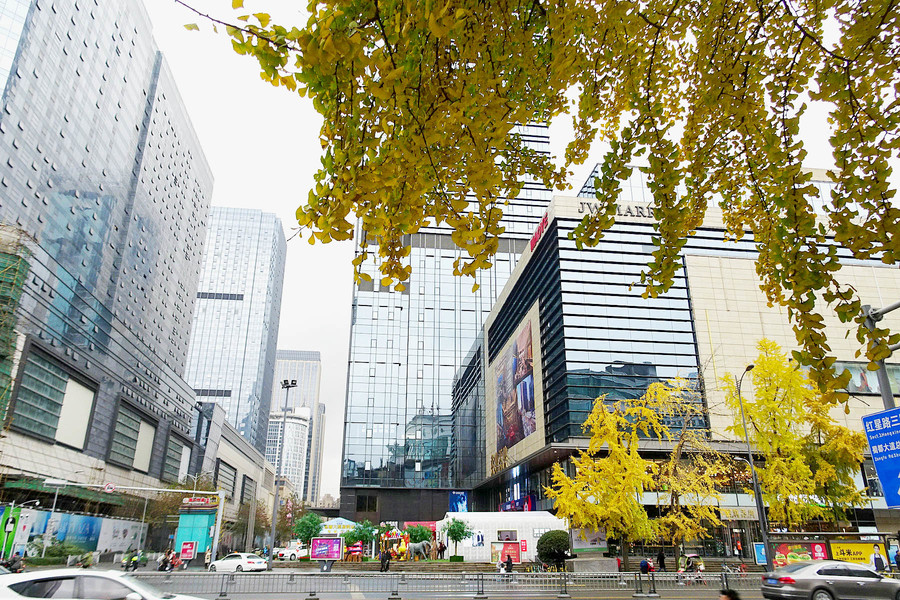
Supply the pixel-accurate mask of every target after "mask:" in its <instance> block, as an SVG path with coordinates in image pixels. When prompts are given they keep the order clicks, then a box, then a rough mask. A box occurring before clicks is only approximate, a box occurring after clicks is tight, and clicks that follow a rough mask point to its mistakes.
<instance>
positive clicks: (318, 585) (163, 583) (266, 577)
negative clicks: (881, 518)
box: [134, 571, 760, 600]
mask: <svg viewBox="0 0 900 600" xmlns="http://www.w3.org/2000/svg"><path fill="white" fill-rule="evenodd" d="M134 575H135V577H137V578H139V579H140V580H141V581H144V582H146V583H149V584H151V585H153V586H154V587H157V588H159V589H160V590H162V591H164V592H170V593H176V594H188V595H193V596H203V597H206V598H210V599H217V600H228V599H230V598H240V597H242V596H244V595H248V596H265V595H287V594H290V595H291V596H292V597H294V598H299V597H300V596H301V595H302V596H305V597H306V599H307V600H315V599H316V598H317V597H318V595H319V594H344V595H346V597H349V594H351V593H353V592H362V593H368V594H378V593H383V594H384V595H385V596H386V597H387V598H389V599H393V600H397V599H398V598H402V597H403V596H404V595H419V594H438V595H439V594H441V593H447V594H453V595H454V596H457V597H459V596H466V595H471V597H472V598H473V599H482V598H489V597H509V595H510V594H511V593H516V594H518V595H533V596H544V597H553V596H556V597H558V598H569V597H570V596H571V595H573V594H574V595H577V596H583V595H590V593H591V592H595V591H603V590H609V591H611V590H619V591H622V592H628V591H630V592H632V594H633V595H637V596H649V597H653V596H655V595H662V596H665V594H664V593H663V592H665V591H672V590H684V589H685V587H687V586H698V587H700V586H704V587H707V588H716V589H718V588H731V589H735V590H753V589H757V590H758V589H759V586H760V578H759V575H756V574H731V573H647V574H641V573H515V572H514V573H427V574H426V573H421V574H420V573H273V572H267V573H191V572H182V573H178V572H169V573H146V572H144V573H142V572H140V571H138V572H136V573H135V574H134ZM702 595H703V596H704V597H706V596H709V597H713V596H714V591H713V590H711V591H709V592H706V591H704V592H702Z"/></svg>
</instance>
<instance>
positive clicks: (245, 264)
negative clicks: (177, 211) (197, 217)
mask: <svg viewBox="0 0 900 600" xmlns="http://www.w3.org/2000/svg"><path fill="white" fill-rule="evenodd" d="M285 250H286V244H285V239H284V230H283V229H282V227H281V221H280V220H279V219H278V218H277V217H276V216H275V215H273V214H269V213H264V212H261V211H258V210H253V209H245V208H222V207H213V209H212V213H211V214H210V219H209V227H208V232H207V237H206V251H205V253H204V255H203V268H202V270H201V273H200V285H199V288H198V290H197V304H196V310H195V312H194V321H193V327H192V329H191V344H190V350H189V352H188V363H187V372H186V379H187V380H188V382H190V384H191V386H192V387H193V388H194V393H195V394H196V396H197V400H198V401H200V402H215V403H217V404H219V405H221V406H222V407H223V408H224V409H225V412H226V420H227V421H228V422H229V423H231V424H232V425H233V426H234V427H235V428H236V429H237V430H238V431H239V432H240V433H241V435H243V436H244V437H245V438H246V439H247V440H248V441H249V442H250V443H251V444H253V446H254V447H255V448H257V449H258V450H259V451H260V452H265V448H266V433H267V428H268V423H269V401H270V399H271V397H272V381H273V375H274V373H275V351H276V345H277V341H278V322H279V318H280V315H281V291H282V285H283V282H284V261H285Z"/></svg>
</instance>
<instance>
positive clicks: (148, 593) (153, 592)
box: [122, 575, 175, 600]
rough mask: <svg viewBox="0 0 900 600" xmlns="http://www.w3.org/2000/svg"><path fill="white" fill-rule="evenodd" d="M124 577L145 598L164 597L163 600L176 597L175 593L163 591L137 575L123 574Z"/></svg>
mask: <svg viewBox="0 0 900 600" xmlns="http://www.w3.org/2000/svg"><path fill="white" fill-rule="evenodd" d="M122 579H123V580H125V581H127V583H128V586H129V587H131V588H133V589H134V590H135V591H137V592H139V593H140V594H141V596H144V597H145V598H162V599H163V600H169V599H170V598H174V597H175V594H166V593H163V592H161V591H159V590H158V589H156V588H155V587H153V586H152V585H150V584H148V583H144V582H143V581H141V580H140V579H138V578H137V577H133V576H131V575H122Z"/></svg>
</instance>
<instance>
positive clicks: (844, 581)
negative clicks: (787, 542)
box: [761, 560, 900, 600]
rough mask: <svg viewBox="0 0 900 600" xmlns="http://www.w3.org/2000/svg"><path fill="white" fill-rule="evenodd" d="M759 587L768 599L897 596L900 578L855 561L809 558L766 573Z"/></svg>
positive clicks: (888, 599)
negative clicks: (884, 575) (878, 571)
mask: <svg viewBox="0 0 900 600" xmlns="http://www.w3.org/2000/svg"><path fill="white" fill-rule="evenodd" d="M761 591H762V595H763V598H769V599H771V600H801V599H802V600H900V580H898V579H891V578H889V577H883V576H881V575H879V574H878V573H876V572H875V571H873V570H872V569H870V568H868V567H865V566H863V565H858V564H855V563H848V562H841V561H837V560H809V561H803V562H797V563H793V564H790V565H787V566H785V567H781V568H780V569H776V570H775V571H772V572H770V573H766V574H765V575H763V578H762V588H761Z"/></svg>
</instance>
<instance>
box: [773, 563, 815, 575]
mask: <svg viewBox="0 0 900 600" xmlns="http://www.w3.org/2000/svg"><path fill="white" fill-rule="evenodd" d="M808 566H809V565H808V564H807V563H802V562H796V563H793V564H790V565H786V566H784V567H779V568H778V572H779V573H796V572H797V571H799V570H800V569H803V568H805V567H808Z"/></svg>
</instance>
